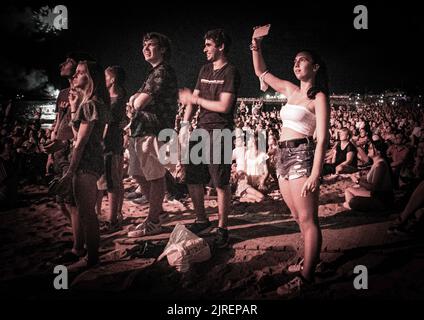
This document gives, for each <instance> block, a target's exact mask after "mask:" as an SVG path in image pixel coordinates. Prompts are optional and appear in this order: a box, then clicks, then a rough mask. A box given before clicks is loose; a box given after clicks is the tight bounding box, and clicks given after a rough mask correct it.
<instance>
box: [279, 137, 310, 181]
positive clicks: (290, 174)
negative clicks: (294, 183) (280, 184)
mask: <svg viewBox="0 0 424 320" xmlns="http://www.w3.org/2000/svg"><path fill="white" fill-rule="evenodd" d="M277 150H278V152H277V157H276V162H277V163H276V168H277V176H278V177H282V178H283V179H286V180H294V179H298V178H301V177H303V176H306V177H309V176H310V175H311V172H312V166H313V164H314V153H315V143H314V142H312V141H311V142H305V143H303V144H300V145H299V146H297V147H295V148H281V147H278V149H277Z"/></svg>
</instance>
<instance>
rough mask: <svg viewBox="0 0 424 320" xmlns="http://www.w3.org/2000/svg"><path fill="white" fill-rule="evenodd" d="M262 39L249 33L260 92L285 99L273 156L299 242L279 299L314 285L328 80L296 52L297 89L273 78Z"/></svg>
mask: <svg viewBox="0 0 424 320" xmlns="http://www.w3.org/2000/svg"><path fill="white" fill-rule="evenodd" d="M255 29H256V28H255ZM266 33H267V32H266ZM256 34H258V32H256ZM262 40H263V37H256V35H255V33H254V35H253V37H252V44H251V50H252V58H253V66H254V69H255V74H256V75H257V76H258V77H259V78H260V81H261V88H263V87H267V86H271V87H272V88H273V89H274V90H275V91H277V92H279V93H282V94H284V95H285V96H286V97H287V104H286V105H285V106H284V107H283V108H282V109H281V119H282V122H283V124H282V131H281V138H280V142H279V144H278V145H279V147H278V150H277V157H276V159H277V163H276V167H277V176H278V182H279V186H280V191H281V194H282V196H283V198H284V201H285V202H286V204H287V206H288V207H289V209H290V211H291V214H292V216H293V217H294V219H295V220H296V221H297V223H298V224H299V226H300V230H301V234H302V236H303V239H304V259H303V265H299V268H298V270H299V271H300V273H299V275H298V276H296V277H295V278H294V279H292V280H291V281H289V282H288V283H286V284H284V285H282V286H280V287H279V288H278V290H277V293H278V294H279V295H288V294H293V293H297V292H299V291H300V290H302V289H304V288H305V287H307V286H309V285H312V284H313V282H314V274H315V267H316V265H317V263H318V262H319V256H320V250H321V245H322V234H321V229H320V226H319V223H318V198H319V187H320V180H319V179H320V176H321V171H322V167H323V162H324V156H325V151H326V149H327V143H328V132H329V117H330V107H329V99H328V78H327V70H326V66H325V63H324V62H323V61H322V60H321V58H320V57H319V56H318V55H317V54H316V53H315V52H313V51H311V50H301V51H299V53H297V55H296V57H295V59H294V64H293V72H294V74H295V76H296V78H297V80H299V82H300V84H299V85H297V84H294V83H292V82H290V81H287V80H283V79H281V78H278V77H276V76H275V75H273V74H272V73H271V72H270V71H269V70H268V69H267V67H266V64H265V61H264V58H263V56H262V51H261V46H262ZM291 267H292V268H290V267H289V269H291V270H293V266H291Z"/></svg>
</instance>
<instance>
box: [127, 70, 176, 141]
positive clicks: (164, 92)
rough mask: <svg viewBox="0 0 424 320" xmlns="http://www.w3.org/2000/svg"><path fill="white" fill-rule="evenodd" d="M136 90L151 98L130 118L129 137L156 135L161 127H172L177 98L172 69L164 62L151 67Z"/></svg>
mask: <svg viewBox="0 0 424 320" xmlns="http://www.w3.org/2000/svg"><path fill="white" fill-rule="evenodd" d="M138 92H139V93H146V94H148V95H150V96H151V98H152V100H151V101H150V102H149V104H147V105H146V106H145V107H144V108H143V109H141V110H139V111H138V112H137V114H136V115H135V117H134V118H133V119H132V121H131V126H130V129H131V137H142V136H145V135H151V134H153V135H158V134H159V132H160V131H161V130H162V129H165V128H174V122H175V116H176V114H177V100H178V98H177V96H178V87H177V77H176V75H175V71H174V69H173V68H172V67H171V66H170V65H169V64H167V63H165V62H162V63H160V64H159V65H157V66H156V67H154V68H152V69H151V70H150V71H149V73H148V75H147V77H146V81H145V82H144V83H143V85H142V87H141V88H140V90H138Z"/></svg>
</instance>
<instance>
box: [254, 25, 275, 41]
mask: <svg viewBox="0 0 424 320" xmlns="http://www.w3.org/2000/svg"><path fill="white" fill-rule="evenodd" d="M270 28H271V24H267V25H265V26H261V27H257V28H256V29H255V30H254V31H253V37H252V38H254V39H256V38H262V37H265V36H266V35H268V33H269V29H270Z"/></svg>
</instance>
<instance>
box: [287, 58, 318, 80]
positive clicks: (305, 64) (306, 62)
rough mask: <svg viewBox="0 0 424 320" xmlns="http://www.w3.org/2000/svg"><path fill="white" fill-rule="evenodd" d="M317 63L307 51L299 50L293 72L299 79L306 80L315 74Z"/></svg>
mask: <svg viewBox="0 0 424 320" xmlns="http://www.w3.org/2000/svg"><path fill="white" fill-rule="evenodd" d="M316 71H318V69H317V65H316V64H314V63H313V61H312V57H311V55H310V54H309V53H307V52H299V53H298V54H297V55H296V57H295V58H294V61H293V72H294V75H295V76H296V78H297V79H298V80H305V79H308V78H311V77H313V76H314V75H315V73H316Z"/></svg>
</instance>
